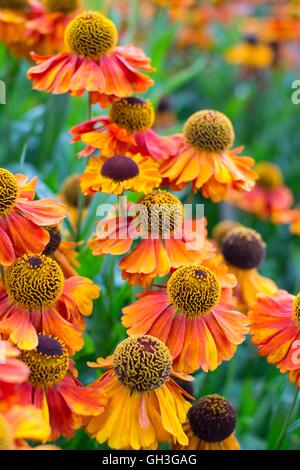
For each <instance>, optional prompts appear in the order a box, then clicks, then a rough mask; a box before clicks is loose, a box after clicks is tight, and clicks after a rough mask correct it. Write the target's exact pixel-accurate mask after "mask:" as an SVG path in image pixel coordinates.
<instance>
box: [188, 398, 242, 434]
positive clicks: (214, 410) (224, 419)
mask: <svg viewBox="0 0 300 470" xmlns="http://www.w3.org/2000/svg"><path fill="white" fill-rule="evenodd" d="M188 419H189V422H190V425H191V428H192V431H193V433H194V434H195V435H196V436H197V437H199V439H202V440H203V441H205V442H220V441H223V440H224V439H227V437H229V436H230V435H231V434H232V433H233V432H234V430H235V425H236V411H235V408H234V406H233V405H232V403H230V402H229V401H228V400H226V398H224V397H222V396H220V395H207V396H206V397H203V398H201V400H199V401H197V402H196V403H195V404H194V405H193V406H192V408H191V409H190V410H189V413H188Z"/></svg>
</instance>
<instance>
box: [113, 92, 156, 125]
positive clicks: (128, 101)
mask: <svg viewBox="0 0 300 470" xmlns="http://www.w3.org/2000/svg"><path fill="white" fill-rule="evenodd" d="M110 120H111V121H112V122H113V123H115V124H117V125H118V126H120V127H123V128H124V129H126V130H127V131H129V132H131V133H133V132H142V131H146V130H147V129H150V128H151V127H152V126H153V123H154V120H155V113H154V109H153V106H152V104H151V102H150V101H149V100H147V101H145V100H142V99H140V98H136V97H134V96H132V97H130V98H122V99H120V100H117V101H115V102H114V103H113V104H112V107H111V110H110Z"/></svg>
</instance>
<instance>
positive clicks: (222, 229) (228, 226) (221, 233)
mask: <svg viewBox="0 0 300 470" xmlns="http://www.w3.org/2000/svg"><path fill="white" fill-rule="evenodd" d="M237 227H241V224H240V223H239V222H237V221H235V220H230V219H227V220H222V221H221V222H219V223H218V224H217V225H215V227H214V228H213V231H212V238H213V239H214V240H215V241H216V242H217V244H218V245H219V246H221V245H222V243H223V240H224V238H225V237H226V236H227V235H228V233H229V232H231V230H233V229H234V228H237Z"/></svg>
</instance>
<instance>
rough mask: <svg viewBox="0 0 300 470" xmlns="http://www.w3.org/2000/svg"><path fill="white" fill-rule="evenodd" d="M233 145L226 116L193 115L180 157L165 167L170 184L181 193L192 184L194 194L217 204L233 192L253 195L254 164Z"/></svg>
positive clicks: (215, 114)
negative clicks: (230, 191) (198, 194)
mask: <svg viewBox="0 0 300 470" xmlns="http://www.w3.org/2000/svg"><path fill="white" fill-rule="evenodd" d="M178 139H179V137H177V140H178ZM233 142H234V130H233V126H232V123H231V121H230V120H229V119H228V118H227V117H226V116H225V115H224V114H222V113H220V112H218V111H213V110H203V111H199V112H197V113H195V114H193V115H192V116H190V118H189V119H188V120H187V122H186V123H185V126H184V129H183V136H181V146H179V150H178V152H177V154H176V155H175V156H174V157H170V158H169V159H168V160H166V161H165V162H163V163H162V165H161V174H162V176H163V178H164V179H165V182H166V184H167V185H169V187H171V188H172V189H174V190H181V189H182V188H184V187H185V186H187V185H188V184H189V183H191V182H192V185H193V190H194V192H196V191H198V190H199V189H201V190H202V194H203V196H204V197H206V198H211V199H212V200H213V201H214V202H219V201H221V200H223V199H226V198H227V196H228V190H229V189H231V190H238V191H250V190H251V189H252V188H253V187H254V184H255V182H254V180H255V178H256V173H255V171H254V170H253V169H252V168H251V167H252V166H253V165H254V160H253V159H252V158H250V157H241V156H238V154H239V153H240V151H241V150H242V147H239V148H237V149H232V150H230V147H231V146H232V145H233Z"/></svg>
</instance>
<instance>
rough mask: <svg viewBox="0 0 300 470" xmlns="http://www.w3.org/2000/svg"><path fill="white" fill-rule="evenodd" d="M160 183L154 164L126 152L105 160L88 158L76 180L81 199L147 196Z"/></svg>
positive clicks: (150, 159)
mask: <svg viewBox="0 0 300 470" xmlns="http://www.w3.org/2000/svg"><path fill="white" fill-rule="evenodd" d="M160 183H161V176H160V173H159V168H158V164H157V163H156V162H155V161H154V160H152V158H150V157H143V156H142V155H140V154H135V155H132V154H131V153H128V152H127V153H126V154H124V155H114V156H113V157H109V158H106V157H93V158H91V159H90V160H89V162H88V164H87V166H86V168H85V171H84V173H83V175H82V176H81V178H80V186H81V190H82V192H83V194H85V195H90V194H94V193H95V192H100V191H101V192H103V193H108V194H123V193H124V192H125V191H134V192H136V193H148V192H150V191H151V190H152V189H153V188H157V187H158V186H159V184H160Z"/></svg>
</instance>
